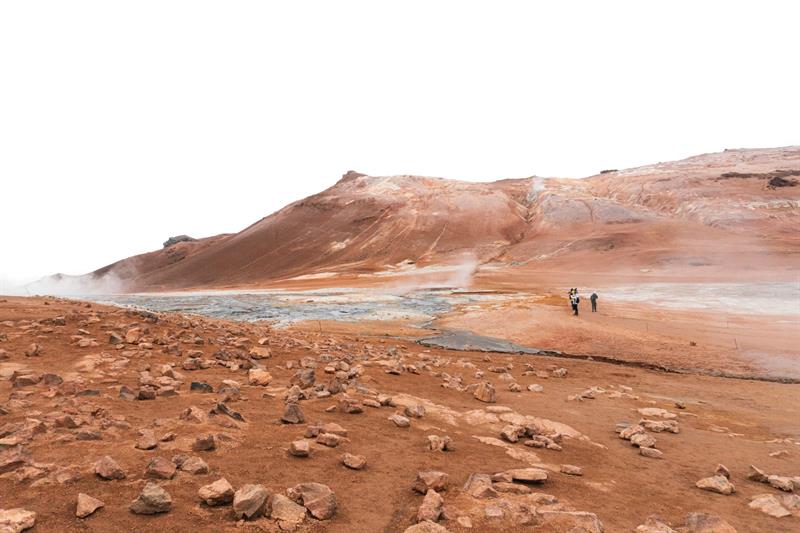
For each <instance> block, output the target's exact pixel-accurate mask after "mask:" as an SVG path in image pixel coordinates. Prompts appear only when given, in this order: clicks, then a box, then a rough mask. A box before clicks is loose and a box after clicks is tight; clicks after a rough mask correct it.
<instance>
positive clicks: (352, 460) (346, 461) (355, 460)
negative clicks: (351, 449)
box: [342, 453, 367, 470]
mask: <svg viewBox="0 0 800 533" xmlns="http://www.w3.org/2000/svg"><path fill="white" fill-rule="evenodd" d="M342 464H343V465H344V466H346V467H347V468H352V469H353V470H363V469H364V467H365V466H367V458H366V457H364V456H363V455H353V454H352V453H346V454H344V455H342Z"/></svg>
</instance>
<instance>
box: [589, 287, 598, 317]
mask: <svg viewBox="0 0 800 533" xmlns="http://www.w3.org/2000/svg"><path fill="white" fill-rule="evenodd" d="M598 298H599V296H597V293H596V292H593V293H592V295H591V296H589V299H590V300H591V301H592V313H596V312H597V299H598Z"/></svg>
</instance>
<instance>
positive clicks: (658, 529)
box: [634, 515, 678, 533]
mask: <svg viewBox="0 0 800 533" xmlns="http://www.w3.org/2000/svg"><path fill="white" fill-rule="evenodd" d="M634 532H635V533H678V532H677V531H675V530H674V529H672V528H671V527H669V526H668V525H667V524H666V523H665V522H664V521H663V520H662V519H661V518H660V517H658V516H654V515H651V516H649V517H647V522H645V523H644V524H642V525H640V526H638V527H637V528H636V529H635V530H634Z"/></svg>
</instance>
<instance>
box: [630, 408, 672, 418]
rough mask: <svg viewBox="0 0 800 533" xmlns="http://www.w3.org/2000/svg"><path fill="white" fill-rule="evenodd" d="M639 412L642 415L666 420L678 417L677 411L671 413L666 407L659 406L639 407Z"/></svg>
mask: <svg viewBox="0 0 800 533" xmlns="http://www.w3.org/2000/svg"><path fill="white" fill-rule="evenodd" d="M637 412H638V413H639V414H640V415H642V416H650V417H656V418H664V419H666V420H671V419H674V418H678V415H676V414H675V413H670V412H669V411H667V410H666V409H661V408H658V407H642V408H640V409H637Z"/></svg>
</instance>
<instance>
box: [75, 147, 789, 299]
mask: <svg viewBox="0 0 800 533" xmlns="http://www.w3.org/2000/svg"><path fill="white" fill-rule="evenodd" d="M776 178H777V179H776ZM797 181H800V147H789V148H776V149H763V150H729V151H726V152H722V153H718V154H706V155H702V156H696V157H692V158H689V159H685V160H682V161H677V162H672V163H659V164H656V165H650V166H646V167H640V168H635V169H629V170H622V171H607V172H604V173H602V174H599V175H596V176H592V177H589V178H585V179H545V178H536V177H534V178H528V179H519V180H503V181H496V182H491V183H471V182H461V181H454V180H445V179H439V178H427V177H419V176H390V177H371V176H366V175H363V174H359V173H356V172H348V173H347V174H345V175H344V176H343V178H342V179H341V180H340V181H339V182H338V183H336V184H335V185H334V186H333V187H331V188H329V189H328V190H326V191H323V192H321V193H319V194H316V195H314V196H311V197H308V198H306V199H303V200H300V201H298V202H295V203H293V204H290V205H288V206H286V207H285V208H283V209H281V210H280V211H278V212H276V213H274V214H272V215H270V216H268V217H266V218H264V219H262V220H260V221H258V222H256V223H255V224H253V225H252V226H250V227H248V228H246V229H244V230H243V231H241V232H239V233H236V234H232V235H220V236H216V237H210V238H207V239H201V240H198V241H195V242H180V243H178V244H174V245H172V246H169V247H167V248H165V249H163V250H158V251H155V252H151V253H149V254H143V255H140V256H135V257H132V258H128V259H124V260H122V261H119V262H117V263H114V264H112V265H108V266H106V267H104V268H102V269H99V270H97V271H95V272H93V273H92V274H89V275H88V276H89V278H90V279H94V280H102V279H109V278H112V279H118V280H120V281H122V282H123V283H124V284H125V288H126V289H127V290H162V289H181V288H200V287H230V286H259V285H265V284H267V283H270V282H274V281H276V280H281V279H283V280H286V279H290V278H296V277H306V278H308V277H314V276H318V277H319V276H330V275H332V274H331V273H332V272H335V273H338V274H343V273H345V274H349V275H358V274H361V275H364V274H371V273H381V272H397V271H403V272H405V271H414V270H415V269H424V267H435V266H441V265H458V264H463V263H464V262H465V261H467V262H469V261H473V262H475V263H476V264H479V265H484V266H485V267H487V268H489V267H494V268H504V267H509V268H511V267H519V266H520V265H522V266H527V267H529V268H541V269H547V268H566V269H569V268H576V265H577V267H578V268H598V269H601V270H602V269H619V268H637V269H638V268H640V267H641V266H642V265H646V266H649V267H654V266H655V267H658V266H662V267H663V266H664V265H679V266H682V267H691V266H706V267H708V266H711V267H715V268H719V269H728V268H731V261H732V260H733V259H734V258H736V257H738V258H739V259H744V260H745V261H750V262H752V261H759V266H763V265H766V264H774V265H775V266H776V268H779V269H786V268H793V267H796V265H797V259H798V256H797V252H798V250H799V249H800V241H799V240H798V231H797V230H798V229H799V226H798V221H800V216H798V214H799V213H800V187H795V186H793V184H796V183H797ZM587 261H588V262H589V265H587V264H586V262H587ZM739 262H741V261H739V260H737V261H736V264H738V263H739Z"/></svg>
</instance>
